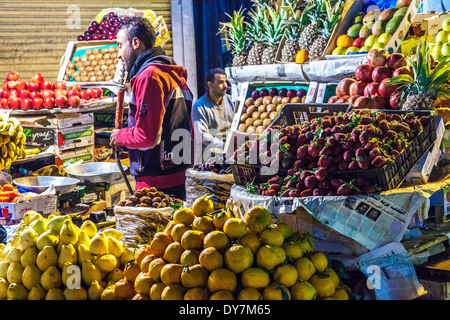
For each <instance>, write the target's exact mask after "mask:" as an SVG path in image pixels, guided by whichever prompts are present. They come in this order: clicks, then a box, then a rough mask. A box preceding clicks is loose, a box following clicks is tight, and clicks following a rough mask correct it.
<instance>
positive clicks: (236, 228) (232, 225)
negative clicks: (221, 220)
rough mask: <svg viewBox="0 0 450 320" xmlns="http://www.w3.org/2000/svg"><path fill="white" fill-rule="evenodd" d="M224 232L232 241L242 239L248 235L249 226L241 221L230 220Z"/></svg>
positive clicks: (224, 227)
mask: <svg viewBox="0 0 450 320" xmlns="http://www.w3.org/2000/svg"><path fill="white" fill-rule="evenodd" d="M223 232H224V233H225V234H226V235H227V236H228V238H230V239H232V240H234V239H240V238H242V237H243V236H245V234H246V233H247V225H246V224H245V222H244V221H243V220H241V219H238V218H230V219H228V220H227V221H226V222H225V224H224V225H223Z"/></svg>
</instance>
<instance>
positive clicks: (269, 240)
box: [260, 228, 284, 246]
mask: <svg viewBox="0 0 450 320" xmlns="http://www.w3.org/2000/svg"><path fill="white" fill-rule="evenodd" d="M260 238H261V242H262V244H273V245H276V246H281V245H282V244H283V242H284V236H283V234H282V233H281V232H280V231H278V230H277V229H275V228H267V229H265V230H264V231H263V232H261V234H260Z"/></svg>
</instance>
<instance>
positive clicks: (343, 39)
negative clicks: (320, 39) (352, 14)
mask: <svg viewBox="0 0 450 320" xmlns="http://www.w3.org/2000/svg"><path fill="white" fill-rule="evenodd" d="M353 40H354V39H353V38H352V37H350V36H348V35H346V34H343V35H340V36H339V37H338V38H337V40H336V46H338V47H345V48H348V47H351V46H352V43H353Z"/></svg>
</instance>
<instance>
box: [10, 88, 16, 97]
mask: <svg viewBox="0 0 450 320" xmlns="http://www.w3.org/2000/svg"><path fill="white" fill-rule="evenodd" d="M9 98H18V96H17V90H16V89H13V90H9Z"/></svg>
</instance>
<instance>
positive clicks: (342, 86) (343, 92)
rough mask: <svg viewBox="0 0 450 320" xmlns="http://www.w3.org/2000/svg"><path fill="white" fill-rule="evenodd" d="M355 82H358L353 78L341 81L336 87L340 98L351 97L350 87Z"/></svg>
mask: <svg viewBox="0 0 450 320" xmlns="http://www.w3.org/2000/svg"><path fill="white" fill-rule="evenodd" d="M354 82H356V80H355V79H352V78H344V79H342V80H341V81H339V83H338V85H337V87H336V95H337V96H338V97H343V96H348V95H350V86H351V85H352V83H354Z"/></svg>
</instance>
